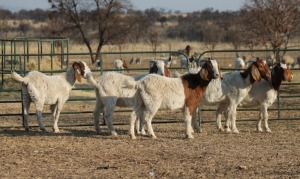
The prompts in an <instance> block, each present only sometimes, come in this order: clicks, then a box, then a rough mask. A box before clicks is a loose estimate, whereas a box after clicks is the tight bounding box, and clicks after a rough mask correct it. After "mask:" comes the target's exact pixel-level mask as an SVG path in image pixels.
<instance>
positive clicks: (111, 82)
mask: <svg viewBox="0 0 300 179" xmlns="http://www.w3.org/2000/svg"><path fill="white" fill-rule="evenodd" d="M165 70H166V68H165V65H164V62H163V61H156V62H155V63H154V65H153V66H152V67H151V68H150V73H157V74H159V75H165V74H166V71H165ZM146 75H148V74H143V75H137V76H134V77H130V76H126V75H123V74H120V73H116V72H106V73H104V74H103V75H101V76H100V77H99V78H98V79H97V80H94V79H93V77H92V76H91V75H89V76H88V82H89V83H90V84H92V85H93V86H94V88H95V93H96V106H95V109H94V122H95V123H94V124H95V129H96V132H97V133H100V126H99V117H100V113H101V112H103V113H104V119H105V121H106V124H107V126H108V128H109V130H110V132H111V134H112V135H117V133H116V131H115V129H114V127H113V123H112V115H113V112H114V109H115V107H116V106H118V107H132V106H133V105H134V102H135V100H134V94H135V91H136V90H135V89H128V88H127V89H126V88H123V87H122V83H123V81H125V80H127V81H135V80H139V79H141V78H143V77H145V76H146Z"/></svg>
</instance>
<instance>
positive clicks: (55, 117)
mask: <svg viewBox="0 0 300 179" xmlns="http://www.w3.org/2000/svg"><path fill="white" fill-rule="evenodd" d="M50 110H51V112H52V119H53V131H54V132H55V133H58V132H59V129H58V124H57V123H58V118H59V115H60V109H59V107H58V105H57V104H54V105H50Z"/></svg>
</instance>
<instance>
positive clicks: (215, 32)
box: [202, 21, 224, 50]
mask: <svg viewBox="0 0 300 179" xmlns="http://www.w3.org/2000/svg"><path fill="white" fill-rule="evenodd" d="M223 33H224V32H223V29H222V28H221V27H220V26H219V24H218V22H215V21H208V22H207V23H206V24H203V28H202V34H203V42H204V45H205V46H206V48H207V49H209V50H214V49H215V48H216V46H217V44H218V43H220V42H221V40H222V38H223Z"/></svg>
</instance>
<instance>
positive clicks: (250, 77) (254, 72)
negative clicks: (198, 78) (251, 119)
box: [205, 58, 270, 133]
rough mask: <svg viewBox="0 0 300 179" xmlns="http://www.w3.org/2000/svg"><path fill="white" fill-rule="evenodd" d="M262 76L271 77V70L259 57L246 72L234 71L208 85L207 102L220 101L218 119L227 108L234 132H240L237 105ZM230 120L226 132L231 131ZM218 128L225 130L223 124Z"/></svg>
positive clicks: (218, 119)
mask: <svg viewBox="0 0 300 179" xmlns="http://www.w3.org/2000/svg"><path fill="white" fill-rule="evenodd" d="M261 76H262V77H266V78H268V79H269V78H270V70H269V68H268V66H267V64H266V63H265V62H264V61H263V60H262V59H259V58H257V60H256V62H254V63H252V64H251V66H250V67H248V68H247V69H246V70H245V71H244V72H238V71H236V72H232V73H227V74H224V75H223V78H222V80H221V79H216V80H212V82H211V83H210V84H209V85H208V87H207V90H206V93H205V100H206V101H207V102H210V103H212V102H218V108H217V111H216V117H217V121H220V120H221V119H220V118H221V112H222V111H224V110H226V114H227V115H228V116H227V117H226V118H227V119H229V120H231V127H232V132H233V133H239V131H238V129H237V128H236V123H235V121H236V108H237V105H238V104H239V103H240V102H241V101H242V100H243V99H244V98H245V97H246V96H247V94H248V92H249V91H250V89H251V87H252V84H253V83H254V82H255V81H261ZM229 120H227V121H226V125H225V128H226V132H231V129H230V128H229ZM217 126H218V129H220V130H223V128H222V126H220V125H219V124H217Z"/></svg>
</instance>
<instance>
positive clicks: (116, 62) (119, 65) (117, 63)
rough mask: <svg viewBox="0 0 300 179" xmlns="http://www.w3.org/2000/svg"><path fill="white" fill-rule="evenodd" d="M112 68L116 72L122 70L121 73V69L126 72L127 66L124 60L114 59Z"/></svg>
mask: <svg viewBox="0 0 300 179" xmlns="http://www.w3.org/2000/svg"><path fill="white" fill-rule="evenodd" d="M113 66H114V68H115V69H117V70H122V71H121V72H123V69H127V70H128V68H129V67H128V64H127V63H126V61H125V60H123V59H122V58H121V59H116V60H114V61H113Z"/></svg>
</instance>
